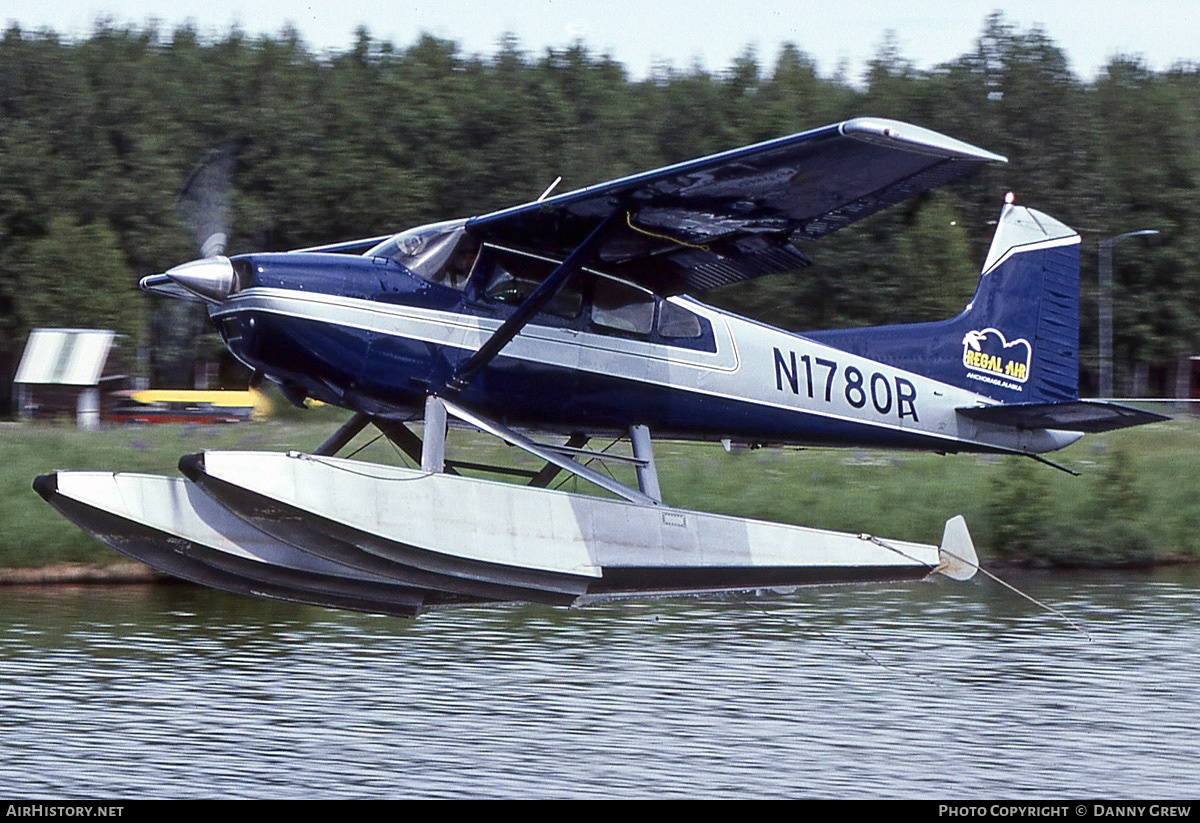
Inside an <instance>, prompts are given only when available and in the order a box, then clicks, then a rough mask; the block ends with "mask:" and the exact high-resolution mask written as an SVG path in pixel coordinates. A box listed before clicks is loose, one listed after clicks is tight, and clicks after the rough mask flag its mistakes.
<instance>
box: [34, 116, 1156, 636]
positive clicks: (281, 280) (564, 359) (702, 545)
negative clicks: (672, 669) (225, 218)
mask: <svg viewBox="0 0 1200 823" xmlns="http://www.w3.org/2000/svg"><path fill="white" fill-rule="evenodd" d="M1003 162H1005V158H1004V157H1002V156H1000V155H997V154H993V153H991V152H989V151H985V150H983V149H980V148H977V147H975V146H972V145H969V144H967V143H964V142H961V141H958V140H955V139H952V138H950V137H947V136H945V135H942V134H938V133H936V132H933V131H929V130H926V129H923V128H919V127H916V126H912V125H909V124H906V123H900V122H895V121H890V120H883V119H874V118H859V119H853V120H848V121H845V122H842V123H837V124H834V125H830V126H826V127H823V128H818V129H814V130H811V131H806V132H803V133H800V134H795V135H792V136H789V137H783V138H780V139H776V140H771V141H768V142H764V143H759V144H756V145H752V146H748V147H744V148H739V149H735V150H732V151H726V152H723V153H720V154H715V155H711V156H707V157H702V158H699V159H695V160H690V161H687V162H683V163H679V164H676V165H672V166H667V167H665V168H660V169H656V170H653V171H647V172H644V173H640V174H634V175H632V176H629V177H624V178H620V179H617V180H613V181H610V182H606V183H601V184H598V185H593V186H589V187H586V188H582V189H579V190H576V191H571V192H568V193H565V194H557V195H553V194H552V193H551V190H547V192H546V193H544V194H543V195H542V196H541V197H539V198H538V199H537V200H535V201H533V202H529V203H525V204H522V205H518V206H515V207H512V208H506V209H503V210H501V211H496V212H492V213H488V214H483V215H480V216H476V217H471V218H467V219H458V220H450V221H446V222H441V223H436V224H432V225H427V226H421V227H418V228H413V229H409V230H407V231H402V232H400V233H398V234H395V235H390V236H386V237H373V238H368V239H365V240H359V241H353V242H347V243H338V244H334V245H328V246H322V247H316V248H309V249H303V250H299V251H292V252H282V253H261V254H244V255H237V256H233V257H226V256H225V255H224V245H225V231H224V227H223V226H221V225H220V223H221V221H220V220H219V219H216V220H213V219H209V220H208V221H207V224H206V225H208V226H209V228H208V229H207V236H205V237H202V238H200V239H203V241H204V242H203V248H202V254H203V257H202V258H201V259H198V260H195V261H192V262H189V263H185V264H183V265H180V266H177V267H176V268H173V269H171V270H169V271H167V272H166V273H164V274H158V275H152V276H149V277H146V278H144V279H143V280H142V282H141V286H142V288H143V289H145V290H148V291H151V292H156V293H160V294H165V295H168V296H171V297H176V298H182V299H186V300H193V301H202V302H203V303H205V304H206V305H207V310H208V313H209V316H210V317H211V320H212V322H213V323H214V324H215V325H216V328H217V329H218V330H219V332H220V334H221V337H222V338H223V340H224V342H225V345H226V346H228V348H229V349H230V351H231V352H232V353H233V354H234V355H235V356H236V357H237V358H238V359H239V360H240V361H242V362H243V363H245V364H246V365H247V366H249V367H250V368H251V369H253V370H254V374H255V375H256V377H257V378H259V379H263V378H265V379H267V380H270V381H273V382H274V383H276V384H277V385H278V386H279V388H280V389H281V391H282V392H283V394H284V395H285V396H286V397H287V398H288V399H289V400H290V401H291V402H293V403H295V404H297V405H303V404H304V403H305V401H307V400H308V399H310V398H311V399H315V400H320V401H323V402H324V403H328V404H333V405H336V406H339V407H342V408H345V409H346V410H348V411H349V412H351V413H352V414H351V416H350V417H349V419H348V420H347V421H346V423H345V424H344V425H342V426H341V427H340V428H339V429H338V430H337V431H335V432H333V433H332V434H331V435H330V437H329V439H328V440H327V441H326V442H325V443H324V444H322V445H321V446H320V447H319V448H317V449H315V450H314V451H312V452H311V453H300V452H296V451H289V452H284V453H263V452H242V451H206V452H203V453H199V454H191V455H186V456H184V457H183V458H182V459H181V460H180V464H179V466H180V469H181V471H182V473H183V475H184V476H185V477H182V478H175V477H160V476H150V475H142V474H128V473H97V472H67V471H60V472H57V473H54V474H47V475H42V476H40V477H39V478H38V479H37V480H36V481H35V483H34V486H35V488H36V489H37V491H38V492H39V493H40V494H41V495H42V496H43V497H44V498H45V499H46V500H47V501H49V502H50V504H51V505H53V506H54V507H55V508H57V509H58V510H59V511H60V512H62V513H63V514H64V515H66V516H67V517H68V518H70V519H71V520H72V521H74V522H75V523H77V524H78V525H79V526H81V527H82V528H83V529H85V530H86V531H88V532H90V533H91V534H93V535H95V536H96V537H97V538H99V539H100V540H102V541H104V542H105V543H107V544H109V545H111V546H112V547H113V548H115V549H116V550H117V551H119V552H123V553H124V554H126V555H128V556H130V557H133V558H136V559H137V560H140V561H143V562H145V563H147V564H149V565H151V566H153V567H155V568H157V569H159V570H161V571H163V572H166V573H168V574H171V575H175V576H178V577H182V578H185V579H188V580H192V581H195V582H198V583H202V584H206V585H209V586H215V587H217V588H221V589H227V590H230V591H236V592H242V593H247V594H255V595H262V596H266V597H273V598H280V599H283V600H289V601H297V602H302V603H312V604H319V605H323V606H329V607H339V608H347V609H356V610H362V611H368V612H382V613H388V614H401V615H415V614H418V613H420V612H422V611H424V610H427V609H431V608H436V607H440V606H447V605H455V604H468V603H486V602H505V601H534V602H541V603H550V604H560V605H568V604H582V603H587V602H589V601H591V600H595V599H598V598H611V597H618V596H630V595H635V596H636V595H648V594H663V593H681V592H707V591H735V590H754V589H772V588H781V587H791V586H798V585H803V584H810V583H842V582H857V581H874V580H895V579H915V578H920V577H923V576H925V575H928V574H930V573H941V574H944V575H947V576H949V577H953V578H956V579H967V578H970V577H971V576H972V575H973V574H974V572H975V570H976V568H977V564H978V559H977V556H976V553H975V549H974V547H973V545H972V541H971V537H970V534H969V532H968V530H967V527H966V524H965V523H964V522H963V519H962V518H961V517H957V516H956V517H952V518H950V519H949V520H948V521H947V523H946V526H945V531H944V534H943V538H942V543H941V545H939V546H933V545H926V544H921V543H914V542H911V541H905V540H894V539H882V538H878V537H874V536H871V535H866V534H849V533H841V532H834V531H828V530H824V529H814V528H804V527H799V526H791V525H783V524H777V523H768V522H763V521H757V520H750V519H745V518H739V517H729V516H723V515H718V514H711V513H706V512H700V511H690V510H684V509H680V508H676V507H673V506H671V505H668V504H667V503H666V502H665V501H664V499H663V494H662V492H661V490H660V487H659V481H658V476H657V471H656V466H655V460H654V450H653V440H652V436H653V437H657V438H667V439H676V440H688V441H709V442H718V441H721V442H723V443H725V444H726V445H727V446H729V445H731V444H736V445H750V446H759V445H785V444H791V445H800V446H855V447H871V448H889V449H912V450H924V451H933V452H941V453H946V452H992V453H1000V454H1021V455H1030V456H1037V455H1041V454H1043V453H1045V452H1049V451H1053V450H1055V449H1060V448H1063V447H1064V446H1066V445H1068V444H1070V443H1072V442H1074V441H1075V440H1077V439H1078V438H1080V437H1081V436H1083V434H1085V433H1087V432H1098V431H1105V430H1109V429H1115V428H1120V427H1124V426H1132V425H1138V424H1141V423H1146V422H1150V421H1152V420H1156V419H1160V418H1159V416H1157V415H1153V414H1149V413H1146V412H1142V411H1139V410H1136V409H1132V408H1128V407H1124V406H1120V405H1116V404H1113V403H1105V402H1090V401H1085V400H1081V399H1080V398H1079V394H1078V366H1077V352H1078V328H1079V322H1078V309H1079V253H1078V250H1079V235H1078V234H1077V233H1076V232H1075V231H1073V230H1072V229H1070V228H1068V227H1067V226H1065V225H1063V224H1062V223H1060V222H1059V221H1057V220H1055V219H1053V218H1052V217H1049V216H1047V215H1045V214H1042V213H1040V212H1037V211H1035V210H1033V209H1030V208H1025V207H1021V206H1018V205H1015V204H1014V203H1013V202H1012V201H1011V198H1009V199H1008V201H1007V202H1006V203H1005V204H1004V205H1003V207H1002V210H1001V213H1000V217H999V221H998V223H997V226H996V231H995V236H994V238H993V240H992V243H991V247H990V250H989V251H988V254H987V258H986V260H985V262H984V264H983V268H982V273H981V275H980V279H979V285H978V288H977V291H976V294H975V297H974V299H973V300H972V301H971V302H970V304H969V305H968V306H967V307H966V308H965V309H964V310H963V311H962V313H960V314H959V315H958V316H956V317H953V318H951V319H948V320H943V321H939V322H926V323H915V324H908V325H892V326H883V327H872V328H855V329H841V330H832V331H828V330H827V331H816V332H809V333H804V334H797V333H793V332H789V331H784V330H781V329H777V328H772V327H770V326H768V325H765V324H763V323H760V322H756V321H753V320H749V319H747V318H744V317H739V316H736V315H734V314H731V313H729V312H725V311H721V310H718V309H715V308H713V307H710V306H707V305H705V304H703V303H701V302H699V301H698V300H697V299H695V298H694V297H693V296H692V295H695V294H697V293H700V292H703V291H705V290H707V289H712V288H715V287H717V286H722V285H726V284H729V283H734V282H737V281H742V280H747V279H750V278H756V277H763V276H767V275H771V274H777V273H782V272H790V271H794V270H797V269H800V268H802V267H804V266H805V265H806V264H807V263H808V259H807V258H806V256H805V255H804V253H803V252H802V251H801V250H800V248H799V247H798V245H799V244H807V243H808V242H810V241H815V240H818V239H819V238H821V237H823V236H825V235H827V234H829V233H831V232H833V231H836V230H838V229H841V228H843V227H845V226H847V225H849V224H851V223H853V222H855V221H857V220H859V219H861V218H863V217H866V216H868V215H870V214H873V213H875V212H877V211H879V210H880V209H883V208H886V207H888V206H892V205H894V204H896V203H899V202H901V201H903V200H906V199H908V198H910V197H913V196H915V195H917V194H920V193H922V192H924V191H927V190H929V189H931V188H933V187H935V186H939V185H941V184H944V183H947V182H949V181H952V180H955V179H957V178H959V177H961V176H963V175H966V174H968V173H970V172H972V171H974V170H976V169H977V168H979V167H980V166H981V165H983V164H987V163H1003ZM556 182H557V181H556ZM551 189H553V186H552V187H551ZM219 211H220V209H218V212H219ZM413 423H420V427H419V428H420V432H421V433H420V435H418V434H417V431H416V430H414V428H412V427H411V426H412V424H413ZM368 426H374V427H375V428H377V429H378V430H379V431H380V432H381V433H382V435H383V436H386V437H387V438H388V439H389V440H391V441H392V442H393V443H394V444H395V446H396V447H397V448H398V449H399V450H400V451H402V452H404V453H405V454H407V455H409V456H410V458H411V461H412V463H413V464H414V465H413V466H411V467H410V466H396V465H384V464H379V463H371V462H366V461H363V460H356V459H352V458H350V457H339V456H338V454H339V452H341V451H342V450H343V449H344V448H345V447H346V446H347V444H348V443H349V442H350V441H351V440H352V439H353V438H355V437H356V436H357V435H358V434H359V432H361V431H362V430H363V429H365V428H366V427H368ZM463 428H465V429H471V430H475V431H478V432H484V433H486V434H488V435H491V436H494V437H495V438H498V439H499V440H500V441H502V442H504V443H506V444H508V445H510V446H513V447H516V448H517V449H519V450H521V451H523V452H526V453H528V454H529V455H532V456H533V457H534V458H537V465H538V466H539V468H536V469H519V468H512V467H502V466H479V465H476V464H472V463H468V462H464V461H456V460H453V459H449V458H448V456H447V451H446V438H447V433H448V432H449V431H452V430H453V431H457V430H458V429H463ZM602 435H603V436H612V435H617V436H620V437H621V438H622V439H624V440H627V441H628V443H629V448H628V453H622V454H619V455H618V454H612V453H609V452H606V451H604V452H602V451H599V450H594V449H593V450H589V449H588V448H587V446H588V443H589V441H591V440H592V439H593V438H596V437H599V436H602ZM598 461H619V462H620V463H623V464H624V465H625V466H626V470H627V471H628V467H630V466H631V467H632V472H631V473H630V474H631V475H632V476H635V477H636V484H635V483H634V482H632V480H631V481H630V482H628V483H626V482H620V481H618V480H617V479H615V476H614V474H612V473H611V472H606V471H603V470H601V469H598V468H596V464H597V462H598ZM601 468H603V466H601ZM480 470H482V471H484V472H491V471H499V472H501V473H504V474H506V475H507V477H508V480H507V481H501V480H498V479H488V478H489V477H492V478H494V477H495V475H494V474H492V475H487V476H484V477H480V476H479V474H480ZM564 474H565V475H567V476H568V477H569V476H572V475H573V476H574V478H576V479H577V481H585V482H586V483H587V484H590V487H594V490H596V491H597V493H594V494H584V493H579V492H577V491H571V492H567V491H562V490H560V489H555V488H550V486H551V484H552V483H553V482H554V481H555V480H556V478H559V477H560V476H562V475H564ZM514 480H515V481H516V482H513V481H514Z"/></svg>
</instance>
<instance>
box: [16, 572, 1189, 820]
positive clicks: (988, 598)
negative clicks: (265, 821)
mask: <svg viewBox="0 0 1200 823" xmlns="http://www.w3.org/2000/svg"><path fill="white" fill-rule="evenodd" d="M1011 580H1012V582H1014V583H1015V584H1016V585H1018V586H1019V587H1021V588H1022V589H1024V590H1025V591H1027V592H1029V593H1030V594H1031V595H1033V596H1035V597H1037V598H1039V599H1041V600H1044V601H1046V602H1048V603H1050V604H1052V605H1053V606H1055V607H1056V608H1058V609H1060V610H1062V611H1063V612H1065V613H1067V614H1068V615H1070V616H1071V618H1072V619H1074V620H1076V621H1078V622H1079V623H1080V624H1081V625H1082V626H1083V627H1084V628H1085V629H1086V630H1087V632H1089V633H1090V639H1089V637H1087V636H1085V635H1084V634H1081V633H1080V632H1078V631H1076V630H1074V629H1072V628H1071V627H1070V626H1069V625H1068V624H1067V623H1065V622H1064V621H1063V620H1062V619H1061V618H1058V617H1056V616H1054V615H1052V614H1050V613H1048V612H1045V611H1042V610H1040V609H1038V608H1037V607H1036V606H1033V605H1032V604H1030V603H1028V602H1026V601H1024V600H1022V599H1020V598H1019V597H1017V596H1016V595H1014V594H1012V593H1010V592H1008V591H1005V590H1004V589H1002V588H1001V587H999V586H998V585H996V584H995V583H991V582H988V581H982V582H978V583H975V582H972V583H968V584H952V583H949V582H943V583H925V584H904V585H881V586H847V587H828V588H815V589H803V590H800V591H797V592H795V593H793V594H789V595H774V594H772V595H768V596H762V597H752V596H746V597H738V598H698V599H691V598H683V599H674V600H661V601H629V602H622V603H614V604H606V605H603V606H595V607H589V608H587V609H578V610H561V609H552V608H545V607H535V606H519V607H490V608H473V609H460V610H453V611H446V612H441V613H437V614H433V615H429V616H425V617H422V618H420V619H418V620H415V621H406V620H402V619H396V618H382V617H371V616H365V615H357V614H351V613H342V612H333V611H325V610H322V609H315V608H307V607H293V606H290V605H286V604H280V603H272V602H268V601H259V600H254V599H251V598H243V597H237V596H233V595H225V594H222V593H219V592H212V591H206V590H199V589H195V588H192V587H189V586H182V585H180V586H165V585H164V586H143V587H136V586H133V587H80V588H68V587H51V588H42V589H12V588H8V589H0V795H3V796H10V797H39V798H63V799H65V798H122V799H130V798H142V797H153V798H158V797H247V798H253V797H671V796H680V797H775V796H785V797H797V796H806V797H812V796H820V797H915V798H994V797H1005V798H1033V797H1093V796H1096V797H1109V798H1126V797H1143V798H1146V797H1153V798H1184V797H1195V796H1197V795H1198V794H1200V768H1198V767H1197V762H1198V760H1200V758H1198V755H1200V734H1198V732H1200V677H1197V673H1198V672H1200V620H1198V618H1200V569H1178V568H1175V569H1165V570H1158V571H1154V572H1131V573H1119V574H1118V573H1105V574H1096V573H1088V574H1064V573H1054V574H1051V573H1041V574H1024V575H1016V574H1014V575H1013V576H1012V577H1011Z"/></svg>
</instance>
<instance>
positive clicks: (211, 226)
mask: <svg viewBox="0 0 1200 823" xmlns="http://www.w3.org/2000/svg"><path fill="white" fill-rule="evenodd" d="M236 155H237V142H236V141H234V140H226V141H225V142H224V143H222V144H220V145H219V146H217V147H216V148H214V149H213V150H212V151H210V152H209V153H208V154H207V155H206V156H205V157H204V159H202V160H201V161H200V163H199V164H198V165H197V166H196V168H195V169H194V170H193V171H192V173H191V174H190V175H189V176H188V179H187V180H186V181H184V184H183V186H182V187H181V188H180V190H179V197H178V202H177V205H176V209H177V211H178V214H179V219H180V220H181V221H182V222H183V224H184V225H185V226H186V227H187V230H188V233H189V234H190V235H191V238H192V242H193V243H195V245H196V248H197V249H198V250H199V251H200V259H198V260H192V261H191V262H189V263H184V264H182V265H179V266H176V267H175V268H173V269H170V270H168V271H167V272H165V273H164V274H162V275H154V276H152V277H148V278H145V279H144V280H143V281H142V285H143V288H151V289H156V288H157V289H160V290H162V289H161V286H162V285H170V286H178V287H180V288H182V289H184V291H185V292H186V294H190V295H194V296H195V297H199V298H201V299H203V300H206V301H208V302H211V303H220V302H222V301H223V300H225V298H227V297H228V296H229V295H230V294H231V293H232V292H233V290H234V286H235V284H236V277H235V275H234V271H233V266H232V265H231V264H230V262H229V258H228V257H225V256H224V255H225V246H226V244H227V243H228V242H229V222H230V194H231V192H232V190H233V170H234V165H235V161H236ZM181 296H186V295H181ZM193 299H194V298H193Z"/></svg>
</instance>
